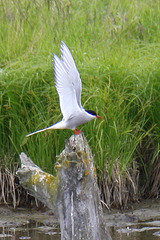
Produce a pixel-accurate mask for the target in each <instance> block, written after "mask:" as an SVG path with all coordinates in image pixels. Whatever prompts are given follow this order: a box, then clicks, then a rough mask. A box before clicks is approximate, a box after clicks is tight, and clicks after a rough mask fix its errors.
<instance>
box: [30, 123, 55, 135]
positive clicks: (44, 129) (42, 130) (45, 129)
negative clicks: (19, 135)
mask: <svg viewBox="0 0 160 240" xmlns="http://www.w3.org/2000/svg"><path fill="white" fill-rule="evenodd" d="M49 129H54V128H53V127H52V126H50V127H47V128H43V129H40V130H37V131H35V132H32V133H29V134H27V135H26V137H30V136H32V135H34V134H37V133H40V132H44V131H47V130H49Z"/></svg>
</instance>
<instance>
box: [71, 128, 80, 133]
mask: <svg viewBox="0 0 160 240" xmlns="http://www.w3.org/2000/svg"><path fill="white" fill-rule="evenodd" d="M73 131H74V133H75V134H80V133H81V132H82V131H81V130H79V129H77V128H76V129H75V130H73Z"/></svg>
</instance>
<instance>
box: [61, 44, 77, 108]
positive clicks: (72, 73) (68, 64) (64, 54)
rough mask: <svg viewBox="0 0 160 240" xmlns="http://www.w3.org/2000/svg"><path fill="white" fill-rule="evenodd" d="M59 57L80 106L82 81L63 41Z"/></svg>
mask: <svg viewBox="0 0 160 240" xmlns="http://www.w3.org/2000/svg"><path fill="white" fill-rule="evenodd" d="M61 59H62V62H63V64H64V67H65V69H66V70H67V73H68V75H69V77H70V79H71V82H72V85H73V87H74V89H75V91H76V98H77V103H78V105H79V107H80V108H82V106H81V92H82V81H81V78H80V74H79V72H78V69H77V67H76V64H75V61H74V58H73V56H72V54H71V52H70V50H69V48H68V47H67V45H66V44H65V43H64V42H63V41H62V44H61Z"/></svg>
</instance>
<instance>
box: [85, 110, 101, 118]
mask: <svg viewBox="0 0 160 240" xmlns="http://www.w3.org/2000/svg"><path fill="white" fill-rule="evenodd" d="M85 111H86V112H87V113H89V114H91V115H92V116H95V117H97V118H100V119H102V117H100V116H99V115H97V113H96V112H95V111H93V110H85Z"/></svg>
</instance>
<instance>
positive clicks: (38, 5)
mask: <svg viewBox="0 0 160 240" xmlns="http://www.w3.org/2000/svg"><path fill="white" fill-rule="evenodd" d="M159 16H160V4H159V1H158V0H155V1H152V0H142V1H137V0H131V1H129V0H122V1H118V0H115V1H112V0H106V1H104V0H94V1H87V0H80V1H77V0H75V1H72V0H63V1H60V0H33V1H30V0H14V1H11V0H1V1H0V22H1V24H0V139H1V141H0V149H1V152H0V159H1V162H2V164H4V165H5V164H7V165H8V164H10V162H11V161H12V162H15V161H16V162H17V161H19V157H18V155H19V153H20V152H21V151H24V152H25V153H26V154H28V155H29V156H30V157H31V158H32V159H33V160H34V161H35V163H37V164H38V165H39V166H40V167H42V168H43V169H44V170H47V171H50V172H52V171H53V166H54V165H53V164H54V163H55V161H56V158H55V156H56V155H58V154H59V153H60V152H61V151H62V150H63V148H64V142H65V139H66V138H68V137H69V136H70V135H71V134H72V132H71V131H70V130H55V131H49V132H45V133H40V134H37V135H35V136H32V137H30V138H28V140H26V139H25V135H26V134H27V133H30V132H33V131H35V130H38V129H41V128H44V127H46V126H50V125H52V124H53V123H55V122H57V121H58V120H60V119H61V117H62V116H61V113H60V108H59V100H58V94H57V92H56V89H55V85H54V73H53V66H52V57H53V53H56V54H58V55H59V53H60V51H59V48H60V43H61V40H63V41H64V42H65V43H66V44H67V45H68V46H69V48H70V49H71V51H72V53H73V56H74V58H75V61H76V64H77V66H78V69H79V72H80V74H81V78H82V81H83V93H82V103H83V106H84V108H86V109H93V110H96V111H97V112H98V114H99V115H100V116H102V117H103V121H99V120H95V121H92V122H90V123H88V124H86V125H84V126H82V127H81V129H82V130H83V131H84V134H85V136H86V137H87V140H88V141H89V144H90V146H91V148H92V150H93V153H94V154H95V163H96V167H97V169H98V173H99V174H101V173H103V171H104V170H105V168H106V167H105V164H106V163H107V166H109V167H108V173H109V175H110V176H112V171H113V168H114V164H115V161H116V162H117V161H118V162H119V166H120V173H123V172H125V171H126V169H127V168H129V167H130V166H131V165H132V163H133V162H134V161H137V162H138V168H140V169H141V171H142V172H144V175H142V178H144V179H145V181H146V180H148V183H149V177H150V173H151V169H152V166H153V164H154V163H155V161H156V160H157V159H158V156H159V144H160V135H159V130H160V111H159V109H160V40H159V39H160V17H159Z"/></svg>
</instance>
